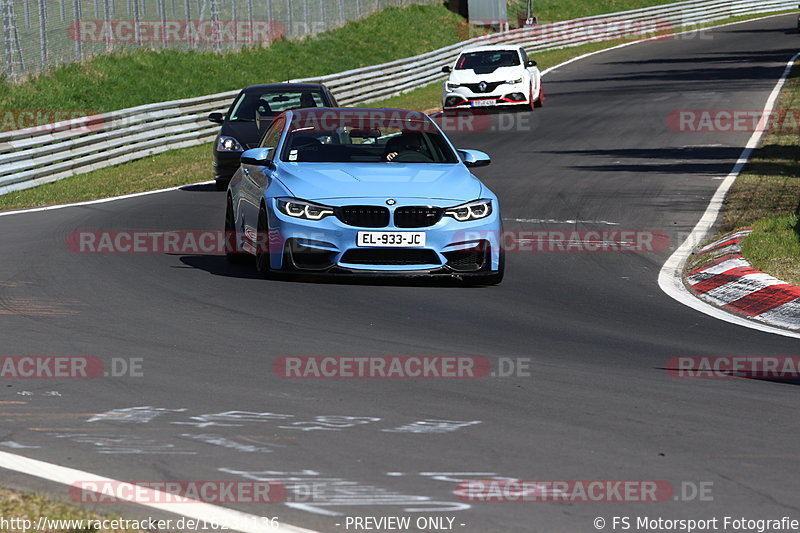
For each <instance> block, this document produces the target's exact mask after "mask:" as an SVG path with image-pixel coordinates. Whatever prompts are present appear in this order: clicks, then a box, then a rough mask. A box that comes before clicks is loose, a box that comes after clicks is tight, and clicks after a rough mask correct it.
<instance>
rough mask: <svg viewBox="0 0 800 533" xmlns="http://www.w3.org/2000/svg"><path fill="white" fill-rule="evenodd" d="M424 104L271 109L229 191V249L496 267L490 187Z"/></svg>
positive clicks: (448, 272) (489, 277) (426, 272)
mask: <svg viewBox="0 0 800 533" xmlns="http://www.w3.org/2000/svg"><path fill="white" fill-rule="evenodd" d="M489 163H490V159H489V157H488V156H487V155H486V154H484V153H482V152H478V151H476V150H456V149H455V148H454V147H453V145H452V144H451V143H450V140H449V139H448V138H447V136H446V135H445V134H444V133H443V132H442V130H441V129H440V128H439V127H438V125H437V124H436V123H435V122H434V121H433V120H432V119H431V118H430V117H428V116H427V115H426V114H424V113H419V112H414V111H403V110H397V109H343V108H335V109H334V108H314V109H297V110H291V111H286V112H284V113H282V114H281V115H279V116H278V117H276V118H275V120H274V122H273V123H272V125H271V126H270V128H269V129H268V130H267V131H266V132H265V133H264V136H263V138H262V140H261V143H260V145H259V147H258V148H253V149H250V150H247V151H246V152H244V153H243V154H242V158H241V165H240V167H239V169H238V170H237V171H236V173H235V174H234V176H233V178H232V180H231V182H230V185H229V186H228V193H227V196H228V197H227V210H226V216H225V230H226V235H227V236H228V247H227V249H226V252H227V253H226V255H227V257H228V259H229V260H230V261H231V262H238V261H240V260H241V259H242V257H243V256H245V257H246V255H247V254H252V255H255V263H256V268H257V269H258V271H259V273H260V274H262V275H263V276H265V277H268V276H269V275H270V274H271V273H274V272H280V271H288V272H305V273H313V272H317V273H327V274H350V275H353V274H356V275H361V276H378V275H382V276H386V275H389V276H439V275H443V276H451V277H455V278H458V279H461V280H464V281H467V282H472V283H478V284H497V283H500V281H502V279H503V271H504V255H503V251H502V249H501V240H502V239H501V237H502V235H501V218H500V206H499V204H498V201H497V197H496V196H495V194H494V193H492V191H490V190H489V189H488V188H487V187H486V186H485V185H484V184H483V183H481V181H480V180H478V178H476V177H475V176H473V175H472V173H471V172H470V170H469V168H470V167H479V166H485V165H488V164H489Z"/></svg>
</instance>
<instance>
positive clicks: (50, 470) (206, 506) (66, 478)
mask: <svg viewBox="0 0 800 533" xmlns="http://www.w3.org/2000/svg"><path fill="white" fill-rule="evenodd" d="M0 468H6V469H8V470H14V471H15V472H21V473H23V474H28V475H30V476H35V477H38V478H41V479H46V480H48V481H54V482H56V483H61V484H63V485H67V486H72V485H74V484H75V483H78V482H87V481H89V482H96V483H98V484H99V485H102V484H106V485H107V484H117V485H118V484H120V483H123V482H121V481H117V480H115V479H111V478H107V477H103V476H98V475H96V474H91V473H89V472H83V471H81V470H75V469H73V468H66V467H64V466H59V465H55V464H52V463H46V462H44V461H39V460H37V459H30V458H28V457H22V456H20V455H14V454H12V453H8V452H3V451H0ZM83 486H85V485H83ZM82 490H86V489H82ZM132 494H134V495H136V494H138V495H139V496H141V497H144V498H146V499H148V500H150V501H152V502H157V501H158V500H161V501H166V500H169V499H170V495H169V494H167V493H166V492H161V491H157V490H153V489H151V488H149V487H143V486H138V487H137V488H136V490H135V491H132ZM115 497H116V498H117V499H120V500H127V501H130V502H131V503H136V504H138V505H144V506H145V507H151V508H153V509H158V510H160V511H166V512H169V513H174V514H177V515H181V516H185V517H188V518H194V519H195V520H204V521H205V522H206V523H207V524H216V525H218V526H223V527H226V528H228V529H231V530H234V531H241V532H242V533H315V532H314V531H312V530H310V529H303V528H299V527H296V526H291V525H288V524H282V525H278V526H270V525H268V523H267V522H266V521H264V520H263V518H262V517H260V516H256V515H251V514H248V513H244V512H241V511H236V510H233V509H227V508H225V507H218V506H216V505H211V504H210V503H204V502H199V501H198V502H191V503H144V502H137V501H135V498H131V499H128V498H126V497H124V496H123V495H122V494H119V495H116V496H115Z"/></svg>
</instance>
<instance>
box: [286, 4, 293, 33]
mask: <svg viewBox="0 0 800 533" xmlns="http://www.w3.org/2000/svg"><path fill="white" fill-rule="evenodd" d="M292 9H293V8H292V0H286V13H287V17H288V21H287V24H289V28H288V29H287V30H286V35H287V36H289V37H291V36H292V33H293V32H294V16H293V15H294V14H293V13H292Z"/></svg>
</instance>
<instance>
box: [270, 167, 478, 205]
mask: <svg viewBox="0 0 800 533" xmlns="http://www.w3.org/2000/svg"><path fill="white" fill-rule="evenodd" d="M278 179H279V180H280V181H281V182H282V183H283V184H284V186H285V187H286V188H287V189H288V190H289V191H291V194H292V195H294V196H295V197H297V198H303V199H306V200H325V199H333V198H395V197H397V198H428V199H441V200H458V201H464V202H467V201H470V200H475V199H476V198H480V197H481V196H480V195H481V192H482V190H483V186H482V185H481V182H480V181H478V179H477V178H476V177H474V176H473V175H472V174H470V172H469V170H467V168H466V167H465V166H463V165H460V164H438V163H434V164H428V163H351V164H348V165H342V164H340V163H281V166H280V172H279V174H278Z"/></svg>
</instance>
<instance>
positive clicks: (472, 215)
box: [444, 200, 492, 222]
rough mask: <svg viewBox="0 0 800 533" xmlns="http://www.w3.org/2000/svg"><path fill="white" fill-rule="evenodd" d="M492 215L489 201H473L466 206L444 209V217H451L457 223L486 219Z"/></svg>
mask: <svg viewBox="0 0 800 533" xmlns="http://www.w3.org/2000/svg"><path fill="white" fill-rule="evenodd" d="M491 214H492V201H491V200H475V201H473V202H469V203H466V204H461V205H457V206H455V207H450V208H448V209H445V211H444V215H445V216H448V217H453V218H454V219H456V220H458V221H459V222H467V221H469V220H478V219H481V218H486V217H488V216H489V215H491Z"/></svg>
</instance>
